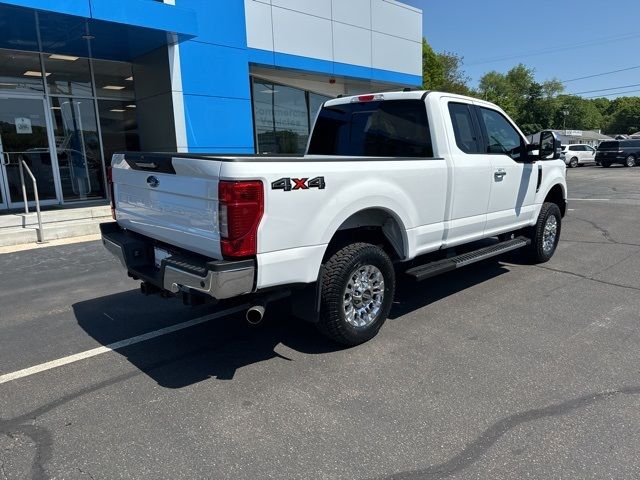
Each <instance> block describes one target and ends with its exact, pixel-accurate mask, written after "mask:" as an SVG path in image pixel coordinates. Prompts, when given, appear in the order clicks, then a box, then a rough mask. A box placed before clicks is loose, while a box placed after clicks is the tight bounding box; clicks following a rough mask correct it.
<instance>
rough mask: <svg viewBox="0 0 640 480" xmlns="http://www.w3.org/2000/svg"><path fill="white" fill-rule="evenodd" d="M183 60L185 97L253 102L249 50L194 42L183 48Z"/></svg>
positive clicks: (185, 44) (183, 45) (181, 52)
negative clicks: (238, 99)
mask: <svg viewBox="0 0 640 480" xmlns="http://www.w3.org/2000/svg"><path fill="white" fill-rule="evenodd" d="M180 58H181V61H182V66H183V67H182V72H183V74H182V89H183V91H184V93H187V94H192V95H209V96H216V97H231V98H243V99H248V98H250V97H249V65H248V62H247V52H246V51H245V50H240V49H237V48H228V47H222V46H220V45H212V44H208V43H201V42H197V41H193V42H185V43H183V44H182V45H181V46H180ZM185 68H186V71H185Z"/></svg>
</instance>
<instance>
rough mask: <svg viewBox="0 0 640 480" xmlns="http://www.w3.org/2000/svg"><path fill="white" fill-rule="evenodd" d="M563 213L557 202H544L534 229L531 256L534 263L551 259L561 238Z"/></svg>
mask: <svg viewBox="0 0 640 480" xmlns="http://www.w3.org/2000/svg"><path fill="white" fill-rule="evenodd" d="M561 228H562V214H561V213H560V208H558V205H556V204H555V203H550V202H545V203H543V204H542V209H541V210H540V215H538V221H537V223H536V225H535V226H534V227H533V229H532V235H531V246H530V257H531V260H532V262H533V263H545V262H548V261H549V260H551V257H553V254H554V253H555V251H556V248H557V246H558V241H559V240H560V230H561Z"/></svg>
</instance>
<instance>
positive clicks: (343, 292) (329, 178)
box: [102, 91, 567, 345]
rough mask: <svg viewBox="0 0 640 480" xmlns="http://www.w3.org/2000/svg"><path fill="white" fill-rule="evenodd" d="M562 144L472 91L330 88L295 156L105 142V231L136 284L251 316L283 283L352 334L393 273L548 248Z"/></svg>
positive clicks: (561, 190) (302, 307)
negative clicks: (331, 94)
mask: <svg viewBox="0 0 640 480" xmlns="http://www.w3.org/2000/svg"><path fill="white" fill-rule="evenodd" d="M559 147H560V143H559V141H558V140H557V139H556V138H555V136H554V134H553V133H552V132H550V131H549V132H543V133H542V135H541V141H540V144H539V145H529V144H528V143H527V141H526V140H525V136H524V135H523V134H522V132H521V131H520V130H519V129H518V127H517V126H516V125H515V124H514V123H513V121H511V119H510V118H509V117H508V116H507V115H506V114H505V113H504V112H503V111H502V110H501V109H500V108H499V107H497V106H496V105H493V104H491V103H488V102H484V101H481V100H477V99H473V98H468V97H463V96H459V95H452V94H447V93H439V92H425V91H411V92H407V91H405V92H393V93H380V94H370V95H359V96H353V97H344V98H337V99H334V100H330V101H327V102H326V103H325V104H324V105H323V107H322V108H321V110H320V112H319V114H318V116H317V119H316V122H315V125H314V129H313V132H312V134H311V136H310V140H309V144H308V148H307V153H306V154H305V155H304V156H298V157H290V156H264V155H253V156H227V155H215V154H212V155H192V154H186V153H185V154H183V153H170V154H167V153H159V154H156V153H139V152H135V153H134V152H132V153H119V154H116V155H114V156H113V160H112V167H111V170H110V175H109V177H110V186H111V197H112V207H113V214H114V215H113V216H114V219H115V220H116V222H112V223H106V224H103V225H102V238H103V243H104V245H105V247H106V248H107V249H108V250H110V251H111V252H112V253H113V254H114V255H115V256H116V257H117V258H118V259H119V260H120V261H121V262H122V265H123V266H124V268H125V269H126V270H127V272H128V274H129V275H130V276H131V277H133V278H135V279H140V280H142V291H143V292H144V293H147V294H150V293H160V294H162V295H164V296H168V295H181V296H182V297H183V298H184V300H185V303H187V304H194V303H201V302H203V301H218V302H220V301H221V304H228V303H233V302H234V301H235V302H239V303H242V304H246V305H247V306H248V307H249V308H248V309H247V319H248V320H249V321H250V322H258V321H260V320H261V318H262V315H263V313H264V307H265V305H266V304H267V303H268V302H269V299H271V298H273V297H274V296H276V295H280V296H282V295H283V294H285V293H286V294H287V295H290V296H291V304H292V309H293V313H294V314H295V315H297V316H299V317H301V318H303V319H306V320H308V321H311V322H314V323H316V324H317V326H318V328H319V330H320V331H321V332H322V333H324V334H325V335H327V336H329V337H330V338H332V339H334V340H336V341H338V342H340V343H343V344H346V345H355V344H358V343H362V342H364V341H367V340H369V339H370V338H372V337H373V336H374V335H376V333H377V332H378V330H379V329H380V327H381V326H382V324H383V323H384V322H385V320H386V318H387V315H388V314H389V310H390V308H391V304H392V300H393V296H394V291H395V287H396V280H395V276H396V272H404V273H405V274H408V275H410V276H412V277H415V278H416V279H417V280H423V279H426V278H429V277H432V276H434V275H437V274H440V273H443V272H447V271H450V270H454V269H456V268H459V267H463V266H466V265H469V264H471V263H474V262H477V261H480V260H483V259H486V258H489V257H492V256H496V255H499V254H502V253H504V252H507V251H511V250H515V249H522V250H523V251H526V253H527V254H528V255H529V256H530V258H531V259H532V261H533V262H545V261H547V260H549V259H550V258H551V256H552V255H553V253H554V251H555V249H556V246H557V244H558V240H559V237H560V226H561V220H562V218H563V216H564V214H565V212H566V209H567V200H566V199H567V185H566V180H565V174H566V167H565V164H564V162H563V161H562V160H559V158H560V153H559ZM492 237H493V238H494V240H493V242H492V241H490V240H484V241H483V242H477V241H479V240H483V239H489V238H492ZM472 242H474V243H472ZM477 243H482V245H481V246H476V244H477ZM461 252H462V253H461Z"/></svg>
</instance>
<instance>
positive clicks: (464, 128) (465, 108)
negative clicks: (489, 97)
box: [449, 102, 483, 153]
mask: <svg viewBox="0 0 640 480" xmlns="http://www.w3.org/2000/svg"><path fill="white" fill-rule="evenodd" d="M472 108H473V106H472V105H469V104H466V103H456V102H450V103H449V115H450V116H451V124H452V125H453V133H454V135H455V137H456V145H457V146H458V148H459V149H460V150H462V151H463V152H464V153H483V149H482V147H481V142H480V135H479V133H478V125H477V121H476V120H475V118H474V116H473V112H472V110H471V109H472Z"/></svg>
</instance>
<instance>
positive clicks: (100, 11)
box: [91, 0, 198, 35]
mask: <svg viewBox="0 0 640 480" xmlns="http://www.w3.org/2000/svg"><path fill="white" fill-rule="evenodd" d="M91 16H92V17H93V18H95V19H96V20H106V21H109V22H116V23H124V24H126V25H135V26H138V27H146V28H153V29H156V30H163V31H166V32H174V33H182V34H186V35H195V34H196V33H197V32H198V16H197V15H196V14H195V12H194V11H193V10H190V9H186V8H181V7H178V6H174V5H167V4H164V3H160V2H154V1H151V0H91Z"/></svg>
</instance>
